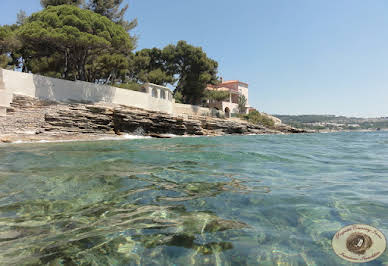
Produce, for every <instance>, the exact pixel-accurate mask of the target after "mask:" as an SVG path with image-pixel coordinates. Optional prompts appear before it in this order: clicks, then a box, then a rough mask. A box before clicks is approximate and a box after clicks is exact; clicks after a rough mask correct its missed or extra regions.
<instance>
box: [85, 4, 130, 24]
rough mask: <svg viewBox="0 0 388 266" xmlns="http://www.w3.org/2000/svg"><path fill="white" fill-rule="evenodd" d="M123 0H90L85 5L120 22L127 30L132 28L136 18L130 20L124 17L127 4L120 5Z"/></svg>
mask: <svg viewBox="0 0 388 266" xmlns="http://www.w3.org/2000/svg"><path fill="white" fill-rule="evenodd" d="M122 3H123V0H90V1H89V3H88V5H87V7H88V9H90V10H92V11H93V12H95V13H97V14H100V15H102V16H105V17H107V18H109V19H110V20H112V21H113V22H115V23H117V24H120V25H121V26H123V27H124V28H125V29H126V30H127V31H129V30H131V29H133V28H134V27H136V25H137V20H136V19H134V20H132V21H131V22H129V21H126V20H125V19H124V14H125V12H126V11H127V9H128V4H126V5H125V6H124V7H121V5H122Z"/></svg>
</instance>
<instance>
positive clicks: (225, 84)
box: [206, 79, 250, 116]
mask: <svg viewBox="0 0 388 266" xmlns="http://www.w3.org/2000/svg"><path fill="white" fill-rule="evenodd" d="M206 89H207V90H213V91H227V92H229V100H228V101H210V102H209V103H208V104H209V107H210V108H216V109H218V110H221V111H224V112H225V114H226V115H227V116H230V114H233V113H239V107H238V100H239V97H240V96H241V95H243V96H244V97H245V99H246V104H245V108H246V113H248V111H249V109H250V106H249V93H248V83H245V82H241V81H238V80H230V81H222V79H221V83H220V84H217V85H208V86H207V87H206Z"/></svg>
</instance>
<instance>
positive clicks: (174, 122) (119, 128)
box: [0, 96, 304, 137]
mask: <svg viewBox="0 0 388 266" xmlns="http://www.w3.org/2000/svg"><path fill="white" fill-rule="evenodd" d="M23 131H24V132H27V131H28V132H30V133H31V132H33V134H67V135H69V134H81V135H82V134H91V135H120V134H123V133H129V134H137V135H149V136H154V137H162V136H163V135H164V134H175V135H225V134H269V133H303V132H304V131H301V130H297V129H295V128H291V127H289V126H286V125H281V126H279V127H277V128H272V129H269V128H265V127H263V126H260V125H254V124H250V123H247V122H244V121H235V120H229V119H219V118H211V117H203V116H172V115H169V114H166V113H160V112H153V111H146V110H142V109H137V108H131V107H126V106H117V105H102V104H96V105H88V104H63V103H55V102H47V101H41V100H37V99H33V98H29V97H24V96H15V97H14V100H13V103H12V104H11V108H9V109H8V112H7V116H6V117H5V118H1V120H0V134H3V135H4V134H7V133H14V132H16V133H17V132H23Z"/></svg>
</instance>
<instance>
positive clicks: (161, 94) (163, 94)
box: [160, 90, 166, 99]
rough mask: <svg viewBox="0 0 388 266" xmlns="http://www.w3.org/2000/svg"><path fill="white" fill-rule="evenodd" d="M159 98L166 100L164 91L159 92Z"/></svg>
mask: <svg viewBox="0 0 388 266" xmlns="http://www.w3.org/2000/svg"><path fill="white" fill-rule="evenodd" d="M160 98H162V99H166V92H165V91H164V90H160Z"/></svg>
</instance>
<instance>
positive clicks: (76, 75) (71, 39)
mask: <svg viewBox="0 0 388 266" xmlns="http://www.w3.org/2000/svg"><path fill="white" fill-rule="evenodd" d="M40 2H41V4H42V6H43V7H44V9H43V10H42V11H39V12H37V13H34V14H32V15H31V16H29V17H28V16H27V15H26V13H25V12H24V11H20V12H19V13H18V14H17V21H16V23H15V24H14V25H11V26H7V25H6V26H0V67H7V68H14V69H20V70H22V71H23V72H32V73H36V74H41V75H46V76H51V77H56V78H62V79H68V80H82V81H89V82H95V83H104V84H112V85H115V86H120V87H123V88H128V89H136V90H138V89H139V88H140V84H141V83H145V82H151V83H155V84H158V85H164V86H166V85H168V84H170V85H172V86H175V87H176V89H175V91H174V98H175V99H176V100H177V101H179V102H182V103H189V104H201V103H202V101H203V99H205V98H209V97H213V98H214V97H224V96H225V95H218V94H217V95H205V88H206V86H207V84H215V83H217V82H218V80H217V76H216V75H217V67H218V64H217V62H216V61H214V60H212V59H210V58H208V57H207V55H206V53H205V52H204V51H203V50H202V48H201V47H195V46H193V45H190V44H188V43H187V42H185V41H179V42H178V43H177V44H170V45H167V46H166V47H164V48H162V49H159V48H151V49H142V50H139V51H137V52H136V53H133V52H132V51H133V50H134V49H135V46H136V41H137V39H136V37H135V36H132V35H131V34H130V33H129V30H130V29H132V28H133V27H134V26H136V24H137V21H136V20H133V21H131V22H128V21H126V20H125V19H124V14H125V12H126V11H127V9H128V5H123V0H40ZM225 97H226V96H225Z"/></svg>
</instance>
